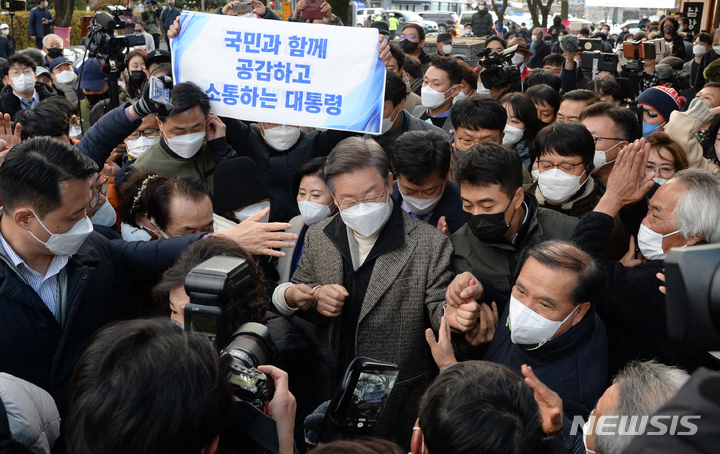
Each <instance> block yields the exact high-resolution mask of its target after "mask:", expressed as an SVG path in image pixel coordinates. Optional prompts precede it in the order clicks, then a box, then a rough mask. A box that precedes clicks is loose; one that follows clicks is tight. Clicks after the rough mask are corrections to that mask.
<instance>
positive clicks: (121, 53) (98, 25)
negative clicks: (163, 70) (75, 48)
mask: <svg viewBox="0 0 720 454" xmlns="http://www.w3.org/2000/svg"><path fill="white" fill-rule="evenodd" d="M110 12H111V13H112V15H110V14H108V13H96V14H95V17H94V18H93V21H94V25H91V27H90V28H89V29H88V53H89V54H90V56H91V57H97V58H98V59H99V60H100V59H105V60H106V61H108V63H110V64H108V65H103V71H104V72H109V71H110V70H111V68H113V69H115V67H117V70H118V71H122V70H124V69H125V63H124V59H125V54H126V52H127V50H128V49H129V48H130V47H134V46H144V45H145V37H144V36H142V35H122V36H115V35H114V33H115V30H119V29H121V28H124V27H125V21H124V20H123V19H122V18H121V16H122V15H124V14H127V10H126V9H125V8H123V7H116V8H112V9H110ZM105 66H107V67H108V69H107V71H106V70H105Z"/></svg>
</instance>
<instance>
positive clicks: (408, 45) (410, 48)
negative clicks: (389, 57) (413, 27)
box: [400, 39, 418, 54]
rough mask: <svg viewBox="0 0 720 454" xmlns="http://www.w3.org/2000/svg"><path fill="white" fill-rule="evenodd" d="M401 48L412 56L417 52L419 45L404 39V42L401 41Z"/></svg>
mask: <svg viewBox="0 0 720 454" xmlns="http://www.w3.org/2000/svg"><path fill="white" fill-rule="evenodd" d="M400 47H401V48H402V50H403V52H405V53H406V54H412V53H413V52H415V51H416V50H417V48H418V43H414V42H412V41H410V40H409V39H403V40H402V41H400Z"/></svg>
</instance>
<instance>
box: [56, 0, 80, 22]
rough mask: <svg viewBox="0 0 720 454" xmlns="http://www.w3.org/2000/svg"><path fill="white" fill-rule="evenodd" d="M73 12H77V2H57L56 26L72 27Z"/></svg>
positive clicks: (65, 0)
mask: <svg viewBox="0 0 720 454" xmlns="http://www.w3.org/2000/svg"><path fill="white" fill-rule="evenodd" d="M73 11H75V0H56V1H55V26H56V27H69V26H70V25H72V15H73Z"/></svg>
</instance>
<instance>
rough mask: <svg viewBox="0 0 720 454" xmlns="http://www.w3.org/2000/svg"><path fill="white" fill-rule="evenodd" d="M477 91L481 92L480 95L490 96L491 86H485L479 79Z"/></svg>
mask: <svg viewBox="0 0 720 454" xmlns="http://www.w3.org/2000/svg"><path fill="white" fill-rule="evenodd" d="M477 93H478V94H480V95H488V96H490V89H489V88H485V85H483V83H482V82H480V81H478V87H477Z"/></svg>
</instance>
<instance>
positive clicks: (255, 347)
mask: <svg viewBox="0 0 720 454" xmlns="http://www.w3.org/2000/svg"><path fill="white" fill-rule="evenodd" d="M274 352H275V344H274V343H273V341H272V339H271V338H270V330H269V329H268V328H267V326H265V325H263V324H260V323H245V324H243V325H242V326H241V327H240V328H238V329H237V331H235V333H233V335H232V336H231V337H230V343H229V344H228V345H227V347H225V350H224V351H223V356H224V355H225V354H229V355H231V356H232V357H233V358H235V359H236V360H238V361H240V362H241V363H243V365H244V366H245V367H248V368H256V367H257V366H260V365H263V364H270V363H271V362H272V360H273V359H274V358H273V357H274Z"/></svg>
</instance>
